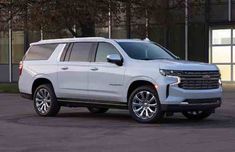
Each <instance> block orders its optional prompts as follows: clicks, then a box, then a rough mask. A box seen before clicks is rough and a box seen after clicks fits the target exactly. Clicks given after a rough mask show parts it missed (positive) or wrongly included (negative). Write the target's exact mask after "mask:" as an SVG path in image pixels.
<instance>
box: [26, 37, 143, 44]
mask: <svg viewBox="0 0 235 152" xmlns="http://www.w3.org/2000/svg"><path fill="white" fill-rule="evenodd" d="M112 40H113V41H116V42H143V41H145V40H140V39H107V38H104V37H84V38H63V39H48V40H40V41H38V42H34V43H31V44H30V45H39V44H53V43H71V42H79V41H94V42H96V41H112Z"/></svg>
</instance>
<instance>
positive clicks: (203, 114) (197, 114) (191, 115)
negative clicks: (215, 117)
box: [182, 110, 212, 120]
mask: <svg viewBox="0 0 235 152" xmlns="http://www.w3.org/2000/svg"><path fill="white" fill-rule="evenodd" d="M182 114H183V115H184V116H185V117H186V118H188V119H190V120H202V119H205V118H207V117H209V116H210V115H211V114H212V111H211V110H207V111H185V112H182Z"/></svg>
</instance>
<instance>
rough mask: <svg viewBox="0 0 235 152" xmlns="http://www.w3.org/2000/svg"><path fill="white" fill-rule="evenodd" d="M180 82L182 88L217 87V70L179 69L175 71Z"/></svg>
mask: <svg viewBox="0 0 235 152" xmlns="http://www.w3.org/2000/svg"><path fill="white" fill-rule="evenodd" d="M177 76H179V77H180V80H181V82H180V83H179V87H180V88H183V89H190V90H197V89H199V90H200V89H217V88H219V79H220V73H219V71H180V72H177Z"/></svg>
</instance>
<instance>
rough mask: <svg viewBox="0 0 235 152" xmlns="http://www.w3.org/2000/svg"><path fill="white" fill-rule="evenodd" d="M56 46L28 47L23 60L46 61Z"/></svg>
mask: <svg viewBox="0 0 235 152" xmlns="http://www.w3.org/2000/svg"><path fill="white" fill-rule="evenodd" d="M57 46H58V44H42V45H33V46H31V47H30V49H29V51H28V53H27V54H26V56H25V59H24V60H26V61H27V60H28V61H29V60H48V59H49V57H50V56H51V54H52V53H53V52H54V50H55V48H56V47H57Z"/></svg>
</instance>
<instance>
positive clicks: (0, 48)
mask: <svg viewBox="0 0 235 152" xmlns="http://www.w3.org/2000/svg"><path fill="white" fill-rule="evenodd" d="M8 44H9V43H8V32H3V31H1V32H0V64H6V63H8V48H9V47H8Z"/></svg>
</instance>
